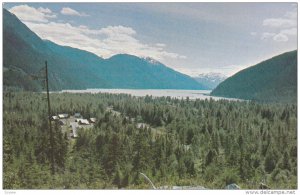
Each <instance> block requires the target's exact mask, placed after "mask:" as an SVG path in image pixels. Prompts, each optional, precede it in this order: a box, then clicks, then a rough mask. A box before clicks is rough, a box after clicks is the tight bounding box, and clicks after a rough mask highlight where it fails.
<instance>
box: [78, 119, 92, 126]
mask: <svg viewBox="0 0 300 195" xmlns="http://www.w3.org/2000/svg"><path fill="white" fill-rule="evenodd" d="M78 123H79V124H80V125H89V124H90V122H89V121H88V120H87V119H78Z"/></svg>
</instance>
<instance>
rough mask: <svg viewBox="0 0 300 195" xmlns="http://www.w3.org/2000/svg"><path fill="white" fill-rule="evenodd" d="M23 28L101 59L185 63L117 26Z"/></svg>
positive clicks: (130, 30)
mask: <svg viewBox="0 0 300 195" xmlns="http://www.w3.org/2000/svg"><path fill="white" fill-rule="evenodd" d="M25 24H26V25H27V26H28V27H29V28H30V29H31V30H32V31H34V32H35V33H36V34H37V35H38V36H40V37H41V38H43V39H47V40H50V41H53V42H55V43H57V44H60V45H65V46H70V47H75V48H79V49H82V50H86V51H89V52H92V53H95V54H96V55H98V56H101V57H104V58H109V57H111V56H113V55H115V54H120V53H127V54H132V55H136V56H140V57H151V58H154V59H157V60H164V59H166V58H172V59H186V56H184V55H179V54H177V53H174V52H169V51H166V50H165V49H164V47H165V46H166V45H165V44H159V45H157V44H153V45H152V44H145V43H142V42H141V41H139V40H137V39H136V38H135V35H136V34H137V32H136V31H135V30H134V29H133V28H131V27H126V26H121V25H119V26H107V27H105V28H99V29H90V28H88V27H87V26H84V25H80V26H73V25H72V24H70V23H58V22H49V23H39V24H38V23H33V22H25ZM162 46H164V47H162Z"/></svg>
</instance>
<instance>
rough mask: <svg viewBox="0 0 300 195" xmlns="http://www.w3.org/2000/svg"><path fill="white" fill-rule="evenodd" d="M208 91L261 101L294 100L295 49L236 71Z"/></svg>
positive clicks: (295, 87) (225, 95)
mask: <svg viewBox="0 0 300 195" xmlns="http://www.w3.org/2000/svg"><path fill="white" fill-rule="evenodd" d="M211 94H212V95H216V96H223V97H233V98H240V99H248V100H257V101H262V102H296V101H297V50H296V51H291V52H286V53H284V54H281V55H278V56H275V57H273V58H271V59H268V60H266V61H263V62H261V63H259V64H257V65H255V66H252V67H249V68H246V69H244V70H242V71H240V72H238V73H236V74H235V75H233V76H232V77H229V78H228V79H226V80H225V81H223V82H222V83H220V84H219V85H218V86H217V87H216V89H214V90H213V91H212V93H211Z"/></svg>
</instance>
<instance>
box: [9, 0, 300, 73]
mask: <svg viewBox="0 0 300 195" xmlns="http://www.w3.org/2000/svg"><path fill="white" fill-rule="evenodd" d="M3 7H4V8H5V9H7V10H9V11H10V12H11V13H13V14H15V15H16V16H17V17H18V18H19V19H20V20H21V21H22V22H23V23H24V24H26V25H27V26H28V27H29V28H30V29H31V30H32V31H33V32H35V33H36V34H37V35H38V36H40V37H41V38H42V39H47V40H50V41H53V42H55V43H57V44H60V45H66V46H71V47H75V48H79V49H83V50H87V51H90V52H92V53H95V54H96V55H98V56H100V57H103V58H109V57H111V56H113V55H116V54H120V53H127V54H131V55H136V56H139V57H151V58H154V59H156V60H158V61H160V62H162V63H164V64H165V65H166V66H168V67H170V68H173V69H175V70H177V71H179V72H182V73H184V74H188V75H190V76H196V75H198V74H201V73H210V72H213V73H221V74H224V75H226V76H232V75H233V74H235V73H236V72H238V71H240V70H242V69H244V68H246V67H249V66H252V65H255V64H257V63H259V62H261V61H263V60H266V59H268V58H271V57H273V56H275V55H278V54H281V53H284V52H287V51H291V50H295V49H297V29H298V27H297V23H298V22H297V17H298V15H297V11H298V10H297V3H224V2H223V3H200V2H199V3H25V2H23V3H4V4H3Z"/></svg>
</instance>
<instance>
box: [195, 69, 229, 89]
mask: <svg viewBox="0 0 300 195" xmlns="http://www.w3.org/2000/svg"><path fill="white" fill-rule="evenodd" d="M193 78H194V79H195V80H196V81H197V82H199V83H201V84H202V85H204V86H206V87H207V88H209V89H214V88H215V87H217V86H218V84H219V83H221V82H222V81H224V80H225V79H226V78H227V77H226V76H225V75H223V74H221V73H215V72H210V73H202V74H199V75H197V76H194V77H193Z"/></svg>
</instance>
